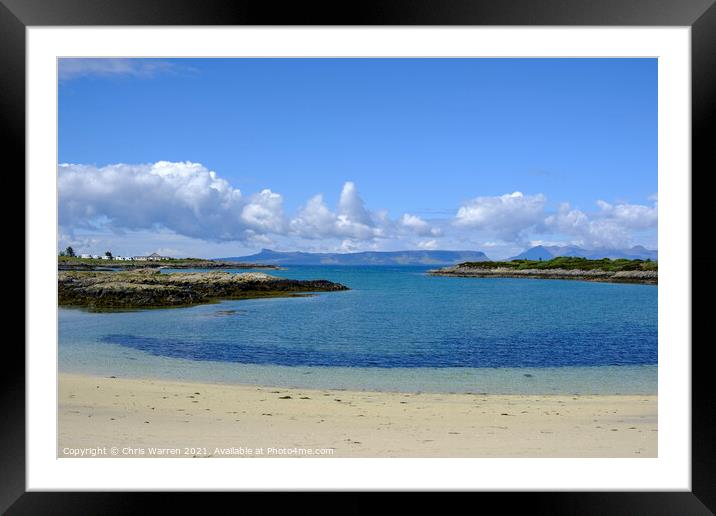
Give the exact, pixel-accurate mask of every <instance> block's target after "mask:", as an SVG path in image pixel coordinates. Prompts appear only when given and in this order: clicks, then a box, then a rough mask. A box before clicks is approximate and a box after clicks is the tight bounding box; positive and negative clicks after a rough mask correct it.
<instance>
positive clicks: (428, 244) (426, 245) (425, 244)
mask: <svg viewBox="0 0 716 516" xmlns="http://www.w3.org/2000/svg"><path fill="white" fill-rule="evenodd" d="M418 247H419V248H420V249H426V250H432V249H437V248H438V241H437V240H435V239H432V240H422V241H420V242H418Z"/></svg>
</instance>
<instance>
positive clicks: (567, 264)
mask: <svg viewBox="0 0 716 516" xmlns="http://www.w3.org/2000/svg"><path fill="white" fill-rule="evenodd" d="M428 274H430V275H432V276H457V277H466V278H535V279H568V280H582V281H604V282H611V283H645V284H653V285H656V284H657V283H658V279H659V271H658V262H655V261H651V260H627V259H616V260H610V259H609V258H604V259H602V260H589V259H587V258H575V257H570V256H560V257H558V258H553V259H551V260H512V261H509V262H492V261H488V262H465V263H460V264H458V265H453V266H451V267H444V268H441V269H432V270H429V271H428Z"/></svg>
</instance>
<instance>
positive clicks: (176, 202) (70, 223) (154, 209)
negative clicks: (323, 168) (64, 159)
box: [58, 161, 283, 241]
mask: <svg viewBox="0 0 716 516" xmlns="http://www.w3.org/2000/svg"><path fill="white" fill-rule="evenodd" d="M58 189H59V194H60V209H59V216H60V225H61V226H63V227H66V228H90V229H92V228H93V229H97V228H106V229H109V230H112V231H114V232H118V231H123V230H133V231H136V230H145V229H160V228H166V229H169V230H172V231H174V232H176V233H178V234H181V235H185V236H189V237H194V238H201V239H204V240H214V241H221V240H243V239H245V238H247V237H249V236H251V234H252V233H251V231H253V232H261V233H263V232H267V231H276V230H278V229H280V228H281V227H282V226H283V222H282V220H281V219H282V216H283V215H282V210H281V201H282V199H281V196H280V195H277V194H274V193H273V192H271V191H270V190H263V191H261V192H260V193H258V194H256V195H253V196H251V197H250V198H248V199H246V198H244V196H243V195H242V193H241V191H240V190H239V189H237V188H233V187H232V186H231V185H230V184H229V183H228V182H227V181H226V180H224V179H221V178H219V177H218V176H217V174H216V173H215V172H213V171H210V170H208V169H206V168H205V167H204V166H203V165H201V164H199V163H191V162H183V163H181V162H180V163H172V162H167V161H160V162H157V163H154V164H147V165H125V164H117V165H108V166H105V167H100V168H97V167H94V166H90V165H71V164H62V165H59V166H58Z"/></svg>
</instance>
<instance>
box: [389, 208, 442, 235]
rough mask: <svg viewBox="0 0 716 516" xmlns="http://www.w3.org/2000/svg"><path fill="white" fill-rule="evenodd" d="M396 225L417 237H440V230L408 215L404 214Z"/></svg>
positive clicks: (414, 216)
mask: <svg viewBox="0 0 716 516" xmlns="http://www.w3.org/2000/svg"><path fill="white" fill-rule="evenodd" d="M398 223H399V224H400V226H402V227H403V228H404V229H406V230H408V231H410V232H413V233H415V234H416V235H419V236H440V234H441V231H440V229H438V228H434V227H431V226H430V224H428V223H427V222H425V221H424V220H423V219H421V218H420V217H418V216H417V215H411V214H410V213H404V214H403V216H402V217H401V218H400V220H399V221H398Z"/></svg>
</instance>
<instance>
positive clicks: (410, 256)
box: [216, 249, 489, 265]
mask: <svg viewBox="0 0 716 516" xmlns="http://www.w3.org/2000/svg"><path fill="white" fill-rule="evenodd" d="M216 259H217V260H223V261H233V262H251V263H263V264H267V265H455V264H458V263H462V262H484V261H489V258H488V257H487V256H485V253H483V252H481V251H366V252H361V253H303V252H290V253H285V252H281V251H272V250H271V249H262V250H261V251H260V252H258V253H256V254H252V255H249V256H232V257H229V258H216Z"/></svg>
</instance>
